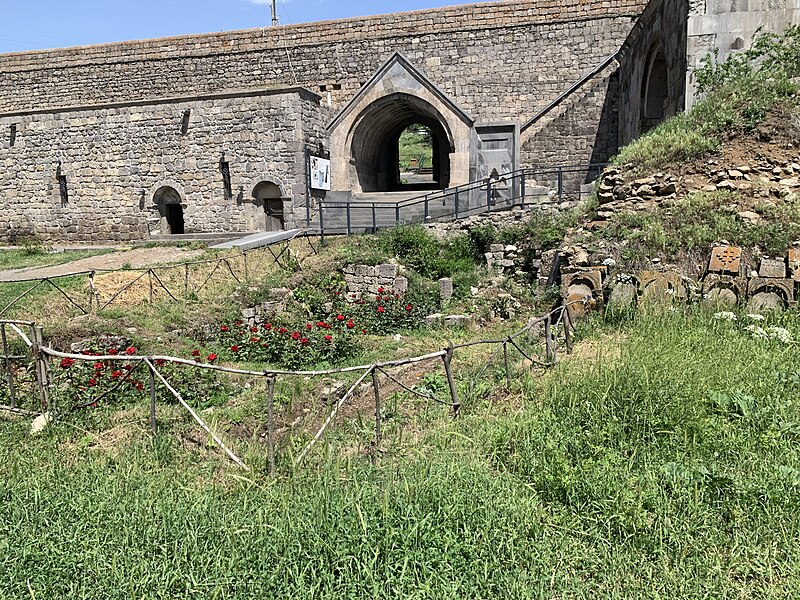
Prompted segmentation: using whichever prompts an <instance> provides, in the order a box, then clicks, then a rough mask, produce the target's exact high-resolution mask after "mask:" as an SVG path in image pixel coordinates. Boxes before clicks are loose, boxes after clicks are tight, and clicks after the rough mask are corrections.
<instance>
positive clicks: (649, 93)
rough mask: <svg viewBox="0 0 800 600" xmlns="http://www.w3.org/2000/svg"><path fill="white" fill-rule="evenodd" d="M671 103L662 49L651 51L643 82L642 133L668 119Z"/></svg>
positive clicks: (665, 62)
mask: <svg viewBox="0 0 800 600" xmlns="http://www.w3.org/2000/svg"><path fill="white" fill-rule="evenodd" d="M668 102H669V82H668V72H667V61H666V59H665V58H664V53H663V52H662V51H661V49H660V48H654V49H653V50H651V51H650V55H649V58H648V61H647V63H645V70H644V77H643V80H642V96H641V105H642V117H641V127H640V131H641V133H646V132H647V131H649V130H650V129H652V128H653V127H655V126H656V125H658V124H659V123H661V121H663V120H664V119H666V118H667V117H668V116H669V114H667V103H668Z"/></svg>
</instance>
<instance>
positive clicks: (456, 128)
mask: <svg viewBox="0 0 800 600" xmlns="http://www.w3.org/2000/svg"><path fill="white" fill-rule="evenodd" d="M411 125H416V126H418V127H421V128H424V129H425V130H426V131H428V132H429V133H430V139H431V144H432V148H431V149H432V154H433V157H432V161H431V163H432V164H431V165H430V169H431V170H432V171H433V172H432V173H431V178H430V182H428V184H427V187H426V188H423V189H432V188H433V189H444V188H447V187H453V186H457V185H461V184H464V183H468V182H469V175H470V152H471V149H472V139H473V134H474V131H473V126H474V125H475V121H474V119H472V118H471V117H470V116H469V115H467V114H466V113H465V112H464V111H463V110H462V109H461V108H460V107H459V106H458V105H457V104H455V103H454V102H453V101H452V100H451V99H450V98H449V97H448V96H447V95H446V94H445V93H444V92H443V91H442V90H441V89H439V88H438V87H437V86H436V85H435V84H434V83H433V82H432V81H431V80H430V79H428V78H427V77H426V76H425V75H424V74H423V73H422V72H421V71H419V70H418V69H417V68H416V67H414V65H412V64H411V63H410V62H409V61H408V60H407V59H405V58H404V57H403V56H402V55H401V54H399V53H395V54H394V55H393V56H392V57H391V58H390V59H389V60H388V61H387V62H386V63H385V64H384V65H383V66H382V67H381V68H380V69H378V71H377V72H376V73H375V75H373V77H372V78H371V79H370V80H369V81H368V82H367V83H366V84H364V86H363V87H362V88H361V90H359V92H358V93H357V94H356V95H355V96H354V97H353V98H352V99H351V100H350V102H348V103H347V105H346V106H345V107H344V108H343V109H342V110H341V111H340V112H339V113H338V114H337V115H336V117H335V118H334V119H333V120H332V121H331V122H330V123H329V124H328V126H327V130H328V131H329V133H330V153H331V182H332V193H333V194H341V195H345V194H352V193H356V194H358V193H359V192H389V191H398V190H400V191H402V190H404V189H412V188H408V187H404V186H407V185H408V184H406V183H404V182H403V181H402V180H401V178H400V168H399V167H400V164H399V158H400V157H399V148H398V140H399V139H400V136H401V134H402V133H403V131H404V130H405V129H406V128H407V127H409V126H411ZM409 183H410V182H409Z"/></svg>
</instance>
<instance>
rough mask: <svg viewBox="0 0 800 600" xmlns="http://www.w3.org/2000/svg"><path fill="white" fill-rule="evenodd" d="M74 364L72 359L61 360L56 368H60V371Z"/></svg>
mask: <svg viewBox="0 0 800 600" xmlns="http://www.w3.org/2000/svg"><path fill="white" fill-rule="evenodd" d="M74 364H75V359H74V358H62V359H61V362H60V363H59V365H58V366H59V367H61V368H62V369H69V368H70V367H71V366H72V365H74Z"/></svg>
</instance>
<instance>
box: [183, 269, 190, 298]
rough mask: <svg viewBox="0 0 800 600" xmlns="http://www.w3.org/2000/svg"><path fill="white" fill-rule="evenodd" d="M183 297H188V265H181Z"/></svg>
mask: <svg viewBox="0 0 800 600" xmlns="http://www.w3.org/2000/svg"><path fill="white" fill-rule="evenodd" d="M183 297H184V298H188V297H189V263H185V264H184V265H183Z"/></svg>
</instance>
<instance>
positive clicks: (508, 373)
mask: <svg viewBox="0 0 800 600" xmlns="http://www.w3.org/2000/svg"><path fill="white" fill-rule="evenodd" d="M503 364H504V366H505V368H506V389H507V390H510V389H511V367H510V366H509V363H508V342H507V341H506V342H503Z"/></svg>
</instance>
